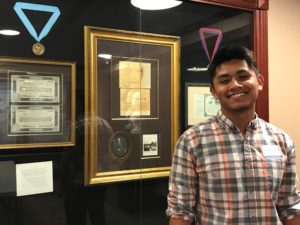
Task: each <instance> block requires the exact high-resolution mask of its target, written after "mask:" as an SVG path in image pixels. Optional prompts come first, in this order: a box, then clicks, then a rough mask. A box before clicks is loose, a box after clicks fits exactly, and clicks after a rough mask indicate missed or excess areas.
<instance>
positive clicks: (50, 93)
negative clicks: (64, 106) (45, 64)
mask: <svg viewBox="0 0 300 225" xmlns="http://www.w3.org/2000/svg"><path fill="white" fill-rule="evenodd" d="M9 73H10V79H11V87H10V91H11V102H56V103H58V102H59V101H60V94H61V90H60V86H61V84H60V80H61V75H62V74H55V75H52V76H49V75H48V76H47V74H46V75H44V74H39V73H37V74H35V75H30V74H28V73H26V72H19V71H10V72H9Z"/></svg>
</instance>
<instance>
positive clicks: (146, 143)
mask: <svg viewBox="0 0 300 225" xmlns="http://www.w3.org/2000/svg"><path fill="white" fill-rule="evenodd" d="M142 138H143V147H142V159H147V158H149V157H159V155H158V134H143V135H142Z"/></svg>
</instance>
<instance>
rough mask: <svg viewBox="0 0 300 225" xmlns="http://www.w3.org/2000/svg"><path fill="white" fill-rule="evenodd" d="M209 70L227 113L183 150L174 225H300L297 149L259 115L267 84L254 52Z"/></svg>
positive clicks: (197, 129)
mask: <svg viewBox="0 0 300 225" xmlns="http://www.w3.org/2000/svg"><path fill="white" fill-rule="evenodd" d="M208 70H209V75H210V79H211V88H210V89H211V93H212V94H213V96H214V97H215V98H216V99H218V100H219V101H220V104H221V110H220V112H219V113H218V115H217V116H215V117H213V118H211V119H209V120H208V121H206V122H204V123H200V124H197V125H195V126H193V127H191V128H190V129H188V130H187V131H185V132H184V133H183V134H182V135H181V137H180V138H179V140H178V142H177V144H176V147H175V152H174V157H173V164H172V170H171V173H170V180H169V195H168V209H167V215H168V216H169V217H170V220H169V225H189V224H191V222H192V221H193V220H195V224H196V225H225V224H226V225H227V224H232V225H252V224H257V225H280V224H285V225H300V216H298V215H300V194H299V193H298V191H297V189H296V185H297V184H296V183H297V178H296V165H295V163H296V159H295V148H294V144H293V141H292V140H291V139H290V137H289V136H288V135H287V134H286V133H285V132H283V131H282V130H280V129H278V128H276V127H275V126H273V125H271V124H269V123H267V122H265V121H264V120H262V119H260V118H258V116H257V114H256V113H255V102H256V100H257V97H258V94H259V92H260V91H261V90H262V88H263V81H264V80H263V76H262V75H261V74H259V72H258V69H257V66H256V63H255V61H254V60H253V58H252V55H251V53H250V51H249V50H248V49H247V48H245V47H243V46H239V45H228V46H225V47H223V48H221V49H220V50H219V51H218V52H217V54H216V55H215V57H214V59H213V61H212V63H211V64H210V66H209V68H208Z"/></svg>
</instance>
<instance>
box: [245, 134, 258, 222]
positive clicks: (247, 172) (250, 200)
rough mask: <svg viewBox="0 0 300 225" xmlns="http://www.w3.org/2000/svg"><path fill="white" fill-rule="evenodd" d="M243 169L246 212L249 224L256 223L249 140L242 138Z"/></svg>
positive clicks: (253, 180)
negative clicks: (246, 200) (246, 201)
mask: <svg viewBox="0 0 300 225" xmlns="http://www.w3.org/2000/svg"><path fill="white" fill-rule="evenodd" d="M244 169H245V175H246V179H245V181H246V191H247V198H248V209H249V210H248V213H249V220H250V224H257V221H256V200H255V174H254V170H253V157H252V152H251V146H250V143H249V141H248V140H247V139H246V136H245V139H244Z"/></svg>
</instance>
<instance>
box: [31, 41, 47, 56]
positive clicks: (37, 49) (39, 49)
mask: <svg viewBox="0 0 300 225" xmlns="http://www.w3.org/2000/svg"><path fill="white" fill-rule="evenodd" d="M32 51H33V53H34V54H36V55H43V54H44V52H45V47H44V45H42V44H41V43H35V44H34V45H32Z"/></svg>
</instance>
